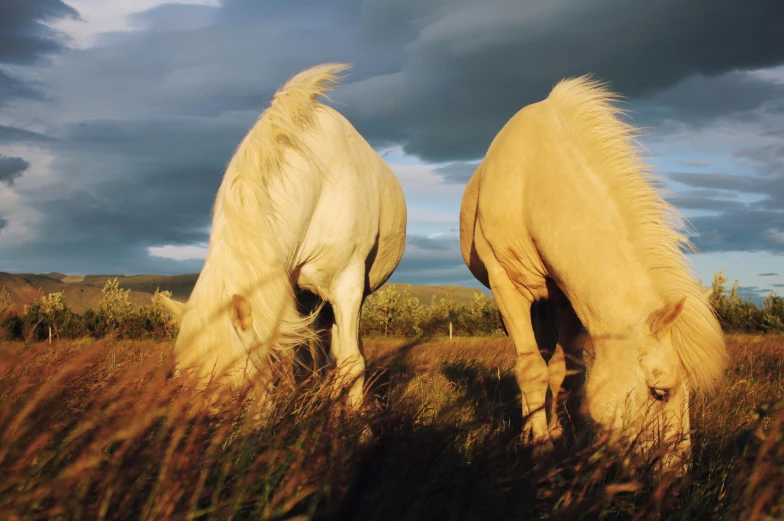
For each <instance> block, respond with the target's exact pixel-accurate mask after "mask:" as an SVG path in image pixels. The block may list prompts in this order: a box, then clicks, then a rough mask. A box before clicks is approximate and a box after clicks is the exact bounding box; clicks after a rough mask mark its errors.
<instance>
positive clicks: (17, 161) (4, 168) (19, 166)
mask: <svg viewBox="0 0 784 521" xmlns="http://www.w3.org/2000/svg"><path fill="white" fill-rule="evenodd" d="M28 168H30V163H28V162H27V161H25V160H24V159H22V158H21V157H8V156H4V155H3V154H0V183H3V184H4V185H6V186H9V187H10V186H13V185H14V180H15V179H17V178H19V177H21V176H22V174H24V173H25V171H26V170H27V169H28Z"/></svg>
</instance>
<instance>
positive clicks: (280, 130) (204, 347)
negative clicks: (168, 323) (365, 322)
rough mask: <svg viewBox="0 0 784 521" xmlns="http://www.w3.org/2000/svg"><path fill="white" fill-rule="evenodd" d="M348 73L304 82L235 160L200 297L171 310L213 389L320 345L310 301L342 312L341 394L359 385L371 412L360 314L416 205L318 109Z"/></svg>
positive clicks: (337, 340) (278, 100)
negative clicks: (305, 299)
mask: <svg viewBox="0 0 784 521" xmlns="http://www.w3.org/2000/svg"><path fill="white" fill-rule="evenodd" d="M347 67H348V66H347V65H342V64H324V65H319V66H316V67H312V68H310V69H307V70H305V71H303V72H301V73H299V74H297V75H296V76H294V77H293V78H292V79H291V80H290V81H289V82H288V83H286V85H285V86H284V87H282V88H281V89H280V90H278V92H277V93H276V94H275V97H274V99H273V101H272V103H271V105H270V106H269V108H267V109H266V111H264V113H263V114H262V115H261V117H260V118H259V119H258V121H257V122H256V123H255V124H254V126H253V127H252V128H251V130H250V131H249V132H248V134H247V135H246V136H245V138H244V139H243V140H242V142H241V143H240V145H239V147H238V149H237V151H236V152H235V154H234V156H233V157H232V159H231V161H230V162H229V164H228V167H227V169H226V172H225V175H224V178H223V182H222V183H221V186H220V188H219V190H218V194H217V197H216V200H215V206H214V209H213V220H212V232H211V235H210V244H209V249H208V252H207V257H206V260H205V262H204V268H203V269H202V272H201V275H200V276H199V279H198V281H197V282H196V285H195V287H194V288H193V292H192V293H191V296H190V298H189V300H188V302H187V303H186V304H183V303H180V302H175V301H172V300H169V299H165V300H164V303H165V305H166V306H167V308H168V309H169V310H170V311H171V312H172V313H173V314H174V315H175V316H176V317H177V318H178V319H179V321H180V332H179V336H178V337H177V340H176V344H175V348H174V352H175V359H176V361H177V363H178V365H179V367H180V368H183V367H186V366H195V368H196V370H197V374H198V376H200V377H202V378H203V379H209V378H212V377H213V375H214V376H215V377H219V376H221V375H223V374H225V373H228V375H227V377H226V379H225V380H221V381H225V382H227V383H228V384H230V385H238V384H241V383H243V382H245V381H246V379H248V378H250V377H255V376H258V375H259V373H261V376H262V378H261V380H264V379H265V378H267V377H268V376H269V373H268V370H269V355H270V354H271V353H272V350H277V349H288V348H292V347H294V346H297V345H301V344H303V343H306V342H308V340H310V339H312V337H313V332H312V331H311V324H312V320H313V315H311V316H306V317H304V318H303V317H302V316H301V315H300V314H298V312H297V300H296V293H298V292H301V291H307V292H310V293H312V294H314V295H316V296H317V297H318V298H319V299H321V300H323V301H326V302H329V303H330V304H331V305H332V310H333V312H334V323H333V324H332V325H331V329H332V342H331V346H330V357H331V359H332V361H333V362H334V363H335V364H336V365H337V367H338V378H337V381H338V384H339V385H340V384H341V383H343V384H345V383H347V382H349V381H352V382H353V383H352V385H351V387H350V389H349V404H350V405H352V406H354V407H357V406H359V405H360V403H361V400H362V387H363V382H364V369H365V361H364V359H363V356H362V353H361V352H360V346H359V341H358V334H359V332H358V325H359V315H360V308H361V306H362V302H363V301H364V299H365V297H366V296H367V295H369V294H370V293H372V292H373V291H375V290H376V289H377V288H379V287H380V286H381V285H382V284H383V283H384V282H385V281H386V280H387V278H389V276H390V275H391V274H392V272H393V271H394V270H395V268H396V267H397V265H398V263H399V262H400V259H401V257H402V256H403V250H404V248H405V234H406V204H405V200H404V198H403V191H402V188H401V186H400V183H399V182H398V180H397V178H396V177H395V175H394V174H393V173H392V171H391V170H390V168H389V166H388V165H387V164H386V163H385V162H384V160H383V159H382V158H381V157H380V156H379V155H378V154H377V153H376V152H375V151H374V150H373V149H372V148H371V147H370V145H369V144H368V143H367V142H366V141H365V140H364V139H363V138H362V136H361V135H359V133H358V132H357V131H356V129H354V127H353V126H352V125H351V123H349V122H348V121H347V120H346V119H345V118H344V117H343V116H342V115H341V114H340V113H338V112H337V111H335V110H333V109H332V108H330V107H328V106H326V105H323V104H321V103H319V102H318V101H317V99H318V98H319V96H321V95H323V94H325V93H326V92H328V91H329V90H330V89H331V87H332V86H333V85H334V84H335V83H336V82H337V80H338V78H337V75H338V74H339V73H340V72H341V71H343V70H345V69H346V68H347ZM254 379H255V378H254Z"/></svg>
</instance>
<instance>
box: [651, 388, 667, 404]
mask: <svg viewBox="0 0 784 521" xmlns="http://www.w3.org/2000/svg"><path fill="white" fill-rule="evenodd" d="M668 396H670V390H669V389H658V388H656V387H651V398H653V399H654V400H656V401H658V402H661V401H663V400H666V399H667V397H668Z"/></svg>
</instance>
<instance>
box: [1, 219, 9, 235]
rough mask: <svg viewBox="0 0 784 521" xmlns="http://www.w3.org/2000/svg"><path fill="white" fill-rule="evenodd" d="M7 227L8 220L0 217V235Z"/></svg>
mask: <svg viewBox="0 0 784 521" xmlns="http://www.w3.org/2000/svg"><path fill="white" fill-rule="evenodd" d="M7 226H8V219H5V218H3V217H0V233H3V230H4V229H5V228H6V227H7Z"/></svg>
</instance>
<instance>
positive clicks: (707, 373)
mask: <svg viewBox="0 0 784 521" xmlns="http://www.w3.org/2000/svg"><path fill="white" fill-rule="evenodd" d="M616 99H617V96H616V95H615V94H613V93H611V92H610V91H608V90H607V89H606V88H605V87H604V86H603V85H602V84H600V83H598V82H595V81H592V80H590V79H589V78H587V77H581V78H576V79H567V80H564V81H561V82H560V83H558V84H557V85H556V86H555V87H554V88H553V90H552V91H551V93H550V95H549V96H548V97H547V98H546V99H545V100H543V101H541V102H539V103H535V104H532V105H529V106H527V107H525V108H523V109H522V110H521V111H519V112H518V113H517V114H516V115H515V116H514V117H513V118H512V119H511V120H510V121H509V122H508V123H507V124H506V125H505V126H504V128H503V129H502V130H501V131H500V132H499V133H498V135H497V136H496V137H495V139H494V140H493V142H492V144H491V145H490V147H489V150H488V151H487V155H486V156H485V158H484V160H483V161H482V163H481V164H480V165H479V167H478V168H477V169H476V171H475V173H474V175H473V176H472V178H471V180H470V181H469V182H468V185H467V186H466V190H465V193H464V196H463V201H462V206H461V210H460V243H461V250H462V254H463V259H464V260H465V262H466V264H467V265H468V267H469V269H470V270H471V272H472V273H473V274H474V276H475V277H476V278H477V279H478V280H479V281H481V282H482V283H483V284H484V285H485V286H487V287H488V288H490V289H491V290H492V292H493V295H494V297H495V299H496V301H497V303H498V307H499V309H500V311H501V314H502V317H503V320H504V323H505V325H506V329H507V330H508V332H509V335H510V336H511V338H512V340H513V342H514V345H515V349H516V353H517V356H516V365H515V372H516V377H517V381H518V384H519V386H520V390H521V395H522V408H523V415H524V417H527V418H529V421H528V422H527V427H526V430H527V433H528V434H529V435H531V436H532V437H533V441H534V442H537V443H542V444H543V445H540V447H541V446H544V447H545V448H549V447H550V446H551V443H552V442H551V436H552V438H556V437H558V436H560V434H561V432H562V431H561V426H560V423H559V422H558V419H557V417H556V416H555V415H554V414H552V413H551V421H550V424H549V425H548V422H547V418H546V411H545V410H544V404H545V395H546V392H547V389H548V385H549V386H550V387H551V389H552V392H553V396H554V397H556V396H557V395H558V392H559V390H560V389H561V385H562V383H563V381H564V376H565V374H566V370H565V363H564V351H567V353H568V352H570V351H574V350H575V347H576V346H575V340H576V338H577V336H578V334H579V333H580V331H581V326H584V327H585V329H586V330H587V334H588V338H589V346H588V347H589V348H588V349H587V352H586V358H587V359H588V360H586V362H591V363H590V364H588V363H586V365H588V366H589V368H588V371H587V380H586V382H585V387H584V391H585V403H584V405H585V406H587V411H588V413H589V416H590V419H591V420H592V421H593V423H594V424H595V425H596V426H598V427H600V428H601V430H603V431H604V432H607V431H611V432H615V433H618V432H620V431H623V429H622V427H640V426H642V425H643V420H646V422H648V420H650V421H652V422H663V421H664V420H667V421H666V422H663V423H659V425H660V426H662V427H663V428H664V433H665V436H664V438H665V439H667V440H671V441H672V440H675V439H676V438H678V439H679V440H681V441H682V442H681V443H680V444H678V445H677V446H676V448H675V450H673V451H672V452H670V453H669V454H670V456H673V457H674V456H676V455H681V456H687V455H688V452H689V447H690V441H689V414H688V404H689V403H688V398H689V388H692V389H694V390H696V391H708V390H710V389H711V388H713V387H714V386H715V385H716V383H717V380H718V379H719V378H720V377H721V376H722V373H723V369H724V368H725V366H726V364H727V360H728V357H727V353H726V350H725V344H724V337H723V335H722V332H721V328H720V326H719V323H718V321H717V319H716V316H715V313H714V312H713V309H712V308H711V306H710V303H709V301H708V299H707V295H705V294H704V292H703V290H702V288H701V286H700V284H699V283H698V282H697V281H696V280H695V279H694V277H693V276H692V275H691V274H690V270H689V266H688V263H687V259H686V257H685V255H684V254H683V252H682V251H681V247H682V246H688V247H690V246H691V245H690V243H689V242H688V240H687V239H686V237H685V236H684V234H683V233H682V228H683V220H682V219H681V218H680V215H679V214H678V213H677V211H676V210H675V209H674V208H672V207H671V206H670V205H669V204H668V203H667V202H666V201H664V199H662V198H661V196H660V195H659V193H658V192H657V190H656V189H655V188H654V187H653V186H652V185H651V183H650V182H649V181H652V180H654V178H653V176H652V175H651V174H650V172H649V171H648V169H647V167H646V165H645V164H644V163H643V162H642V160H641V159H640V157H639V156H638V154H637V152H636V149H635V146H634V145H635V138H636V135H637V130H636V129H635V128H633V127H632V126H630V125H628V124H626V123H624V122H623V121H622V120H621V119H620V118H619V115H620V114H621V112H620V111H619V110H618V109H617V108H616V107H615V106H614V105H613V104H612V102H613V101H614V100H616ZM540 299H547V300H548V301H549V302H548V305H549V306H557V308H559V309H560V313H555V314H553V315H560V320H559V322H560V323H559V327H558V331H559V332H558V344H557V346H556V350H555V354H554V355H553V357H552V358H551V360H550V363H549V367H548V364H547V363H546V362H545V360H544V358H543V357H542V356H541V355H540V353H539V350H538V348H537V343H536V339H535V337H534V324H532V315H531V306H532V303H534V302H535V301H538V300H540ZM534 318H536V317H534ZM553 411H554V409H553ZM626 432H628V431H626ZM643 440H648V441H643V444H642V445H643V446H649V445H650V443H651V441H652V440H653V436H648V437H647V438H645V437H643ZM674 461H675V460H674V459H670V463H668V464H666V465H669V464H672V463H673V462H674ZM686 461H688V459H687V460H686Z"/></svg>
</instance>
